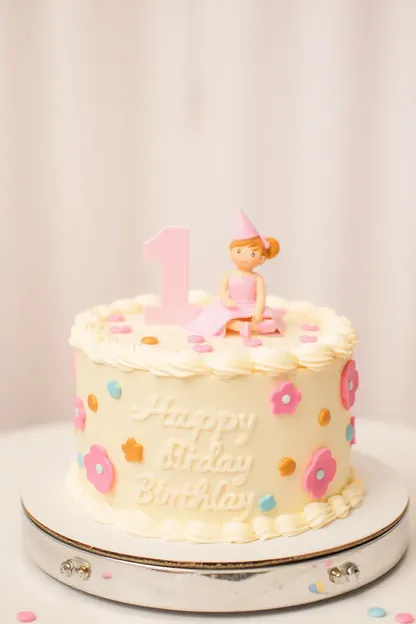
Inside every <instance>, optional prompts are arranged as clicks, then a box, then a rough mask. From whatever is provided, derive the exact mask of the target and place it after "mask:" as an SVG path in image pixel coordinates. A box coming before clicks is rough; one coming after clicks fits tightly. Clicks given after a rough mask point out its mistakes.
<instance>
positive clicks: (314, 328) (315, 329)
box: [300, 323, 319, 331]
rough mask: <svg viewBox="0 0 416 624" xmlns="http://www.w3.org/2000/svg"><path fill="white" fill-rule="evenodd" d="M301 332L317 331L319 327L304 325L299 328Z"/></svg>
mask: <svg viewBox="0 0 416 624" xmlns="http://www.w3.org/2000/svg"><path fill="white" fill-rule="evenodd" d="M300 328H301V330H302V331H319V325H309V323H305V324H304V325H301V326H300Z"/></svg>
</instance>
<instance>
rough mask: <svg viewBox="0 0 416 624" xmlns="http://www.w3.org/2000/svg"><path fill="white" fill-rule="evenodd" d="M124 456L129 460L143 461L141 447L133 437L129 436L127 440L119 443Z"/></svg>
mask: <svg viewBox="0 0 416 624" xmlns="http://www.w3.org/2000/svg"><path fill="white" fill-rule="evenodd" d="M121 449H122V451H123V453H124V456H125V458H126V460H127V461H129V462H141V461H143V447H142V445H141V444H140V443H139V442H136V440H135V439H134V438H129V439H128V440H127V442H125V443H124V444H122V445H121Z"/></svg>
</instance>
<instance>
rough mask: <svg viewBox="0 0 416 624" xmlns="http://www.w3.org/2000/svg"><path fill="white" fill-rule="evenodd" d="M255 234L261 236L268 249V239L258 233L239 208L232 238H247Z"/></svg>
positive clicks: (254, 236) (253, 236)
mask: <svg viewBox="0 0 416 624" xmlns="http://www.w3.org/2000/svg"><path fill="white" fill-rule="evenodd" d="M257 236H258V237H259V238H261V240H262V242H263V245H264V246H265V248H266V249H268V248H269V247H270V243H269V241H268V240H266V239H265V238H264V236H262V235H261V234H259V232H258V231H257V230H256V228H255V227H254V225H253V224H252V222H251V221H250V219H249V218H248V217H247V215H246V214H244V212H243V211H242V210H239V211H238V213H237V219H236V224H235V229H234V240H248V239H249V238H256V237H257Z"/></svg>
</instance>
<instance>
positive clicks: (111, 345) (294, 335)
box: [70, 291, 357, 378]
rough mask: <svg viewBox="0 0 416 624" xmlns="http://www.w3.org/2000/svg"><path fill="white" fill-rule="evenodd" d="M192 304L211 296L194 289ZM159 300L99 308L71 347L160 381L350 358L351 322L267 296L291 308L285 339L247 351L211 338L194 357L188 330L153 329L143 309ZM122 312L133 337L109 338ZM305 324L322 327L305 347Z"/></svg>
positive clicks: (81, 318) (86, 315) (83, 321)
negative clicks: (112, 320)
mask: <svg viewBox="0 0 416 624" xmlns="http://www.w3.org/2000/svg"><path fill="white" fill-rule="evenodd" d="M189 299H190V301H191V302H193V303H196V304H198V305H201V306H202V305H206V304H207V303H209V302H210V301H212V300H213V297H212V296H210V295H208V294H207V293H205V292H203V291H191V292H190V295H189ZM156 302H157V299H156V297H154V296H153V295H150V294H149V295H141V296H139V297H135V298H132V299H123V300H118V301H115V302H113V303H112V304H110V305H101V306H97V307H94V308H92V309H91V310H88V311H86V312H83V313H81V314H79V315H77V317H76V318H75V322H74V325H73V327H72V330H71V336H70V344H71V345H72V346H73V347H75V348H77V349H80V350H82V351H83V352H84V353H85V354H86V355H87V357H88V358H89V359H90V360H92V361H93V362H96V363H98V364H106V365H108V366H115V367H118V368H120V369H122V370H125V371H133V370H141V371H148V372H150V373H152V374H153V375H156V376H160V377H170V376H171V377H179V378H186V377H193V376H199V375H206V374H213V375H216V376H219V377H221V378H232V377H237V376H241V375H250V374H252V373H263V374H265V375H268V376H271V377H275V376H277V375H279V374H280V373H284V372H288V371H291V370H294V369H296V368H298V367H303V368H306V369H309V370H312V371H320V370H322V369H324V368H325V367H326V366H328V364H330V363H331V362H332V361H333V360H334V359H336V358H340V359H349V358H351V356H352V351H353V348H354V346H355V345H356V344H357V336H356V334H355V331H354V329H353V327H352V325H351V323H350V321H349V320H348V319H346V318H345V317H342V316H338V315H337V314H336V313H335V312H334V311H333V310H331V309H330V308H325V307H315V306H313V305H312V304H311V303H309V302H287V301H285V300H284V299H280V298H277V297H273V296H271V297H268V298H267V302H266V303H267V305H269V306H271V307H277V308H284V309H285V310H287V314H286V321H287V325H288V329H287V332H286V334H285V336H283V337H275V336H272V337H271V336H262V341H263V346H261V347H256V348H248V347H243V346H242V344H241V339H240V338H239V337H238V336H235V337H234V336H232V337H227V339H226V340H224V339H222V338H217V337H216V338H207V342H209V343H210V344H211V345H212V346H213V351H212V352H210V353H195V351H194V350H193V349H192V345H190V344H189V343H188V342H187V336H186V332H185V330H183V331H182V330H181V329H180V328H178V327H172V326H149V325H146V324H145V322H144V318H143V308H144V307H145V306H150V305H154V304H155V303H156ZM116 313H123V314H124V315H125V317H126V321H125V322H126V323H127V324H128V325H129V326H131V327H132V330H133V331H132V332H131V333H129V334H117V335H114V334H111V333H110V331H109V325H110V324H109V323H108V322H106V319H107V318H108V317H109V316H110V315H112V314H116ZM303 324H318V325H319V331H318V332H316V336H317V341H316V342H308V343H301V342H300V341H299V337H300V335H301V334H305V333H308V332H305V331H302V330H301V326H302V325H303ZM149 335H153V336H156V337H157V338H158V339H159V344H157V345H146V344H141V337H143V336H149Z"/></svg>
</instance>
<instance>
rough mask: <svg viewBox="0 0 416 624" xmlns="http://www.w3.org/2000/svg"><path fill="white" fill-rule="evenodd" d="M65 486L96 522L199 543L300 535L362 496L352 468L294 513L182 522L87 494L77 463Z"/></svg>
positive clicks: (338, 514) (336, 515)
mask: <svg viewBox="0 0 416 624" xmlns="http://www.w3.org/2000/svg"><path fill="white" fill-rule="evenodd" d="M66 485H67V488H68V491H69V493H70V495H71V497H72V498H73V499H74V501H75V502H76V503H77V504H78V505H79V507H80V509H82V511H83V513H85V514H87V515H88V516H90V517H91V518H92V519H93V520H94V521H95V522H98V523H101V524H108V525H110V526H112V527H113V528H114V529H118V530H121V531H125V532H127V533H129V534H131V535H136V536H137V537H147V538H161V539H164V540H166V541H190V542H195V543H201V544H209V543H220V542H227V543H230V542H231V543H237V544H238V543H246V542H251V541H254V540H256V539H258V540H266V539H272V538H276V537H293V536H295V535H300V534H301V533H304V532H305V531H308V530H310V529H320V528H322V527H324V526H325V525H327V524H329V523H330V522H332V521H333V520H335V519H341V518H346V517H347V516H348V514H349V513H350V511H351V510H352V509H355V508H356V507H358V506H359V505H360V503H361V501H362V500H363V496H364V485H363V483H362V481H360V479H358V478H357V477H356V475H355V472H354V470H353V469H352V470H351V476H350V480H349V483H348V484H347V485H346V486H345V487H344V488H343V489H342V490H341V492H340V493H339V494H336V495H334V496H331V497H329V498H328V500H327V501H326V502H312V503H309V504H308V505H306V507H305V508H304V509H303V511H301V512H299V513H295V514H281V515H279V516H277V517H275V518H268V517H265V516H257V517H256V518H254V519H253V520H252V521H251V522H225V523H224V524H222V525H219V524H214V523H208V522H202V521H193V522H186V523H182V522H178V521H177V520H174V519H172V518H166V519H165V520H163V521H162V522H157V521H155V520H152V519H151V518H150V517H149V516H148V515H147V514H145V513H144V512H142V511H140V510H129V511H125V510H124V511H123V510H119V509H115V508H114V507H112V506H111V505H109V504H108V503H107V502H105V501H98V500H96V499H93V498H91V497H89V496H87V494H86V493H85V491H84V490H83V488H82V486H81V484H80V482H79V478H78V466H77V464H76V462H73V464H72V465H71V468H70V470H69V472H68V474H67V476H66Z"/></svg>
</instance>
